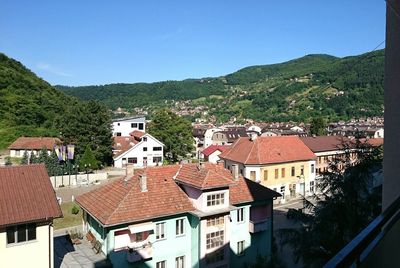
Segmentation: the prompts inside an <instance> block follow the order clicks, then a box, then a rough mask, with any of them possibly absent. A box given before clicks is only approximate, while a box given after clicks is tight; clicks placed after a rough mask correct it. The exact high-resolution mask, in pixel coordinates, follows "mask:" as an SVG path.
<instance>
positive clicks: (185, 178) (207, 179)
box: [176, 163, 233, 190]
mask: <svg viewBox="0 0 400 268" xmlns="http://www.w3.org/2000/svg"><path fill="white" fill-rule="evenodd" d="M176 180H177V181H179V182H181V183H184V184H187V185H190V186H193V187H195V188H197V189H200V190H205V189H211V188H218V187H228V186H229V185H230V184H232V183H233V179H232V174H231V173H230V171H229V170H227V169H225V168H223V167H221V166H219V165H215V164H211V163H202V164H201V165H197V164H186V165H183V166H182V168H181V169H180V171H179V173H178V175H177V176H176Z"/></svg>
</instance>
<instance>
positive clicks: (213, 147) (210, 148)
mask: <svg viewBox="0 0 400 268" xmlns="http://www.w3.org/2000/svg"><path fill="white" fill-rule="evenodd" d="M230 147H231V146H230V145H210V146H208V147H207V148H205V149H204V150H203V151H202V153H203V155H204V156H209V155H210V154H212V153H213V152H215V151H217V150H218V151H220V152H224V151H226V150H227V149H228V148H230Z"/></svg>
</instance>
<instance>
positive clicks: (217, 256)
mask: <svg viewBox="0 0 400 268" xmlns="http://www.w3.org/2000/svg"><path fill="white" fill-rule="evenodd" d="M224 253H225V252H224V249H219V250H216V251H214V252H212V253H208V254H207V255H206V262H207V264H211V263H215V262H219V261H223V260H224V255H225V254H224Z"/></svg>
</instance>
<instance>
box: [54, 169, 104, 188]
mask: <svg viewBox="0 0 400 268" xmlns="http://www.w3.org/2000/svg"><path fill="white" fill-rule="evenodd" d="M106 179H108V173H107V172H101V173H90V174H76V175H68V174H67V175H63V176H52V177H50V182H51V184H52V185H53V188H59V187H60V186H61V185H63V186H82V185H89V184H92V183H95V182H98V181H102V180H106ZM63 186H62V187H63Z"/></svg>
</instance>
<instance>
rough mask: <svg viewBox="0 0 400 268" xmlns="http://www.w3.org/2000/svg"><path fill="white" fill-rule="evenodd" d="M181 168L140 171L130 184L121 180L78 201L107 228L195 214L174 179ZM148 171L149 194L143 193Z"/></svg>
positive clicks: (158, 168) (174, 166)
mask: <svg viewBox="0 0 400 268" xmlns="http://www.w3.org/2000/svg"><path fill="white" fill-rule="evenodd" d="M179 168H180V166H178V165H171V166H162V167H153V168H146V169H144V170H139V171H136V174H135V175H134V176H133V177H131V178H129V180H128V181H126V182H125V181H124V179H120V180H117V181H114V182H112V183H110V184H107V185H104V186H102V187H100V188H98V189H96V190H93V191H91V192H89V193H86V194H83V195H81V196H78V197H77V198H76V201H77V202H78V203H79V204H80V205H81V206H82V207H83V208H84V209H85V210H87V211H88V212H89V213H90V214H91V215H93V216H94V217H96V218H97V219H98V220H99V221H100V222H101V223H102V224H103V225H115V224H120V223H125V222H135V221H141V220H148V219H152V218H156V217H162V216H168V215H173V214H179V213H184V212H188V211H193V210H195V208H194V207H193V206H192V203H191V202H190V201H189V199H188V198H187V196H186V194H185V193H184V192H183V190H182V189H181V188H180V187H179V186H178V185H177V184H176V183H175V182H174V180H173V176H174V175H175V174H176V172H177V171H178V170H179ZM144 172H146V176H147V189H148V191H147V192H141V190H140V183H139V176H140V175H141V174H143V173H144Z"/></svg>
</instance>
